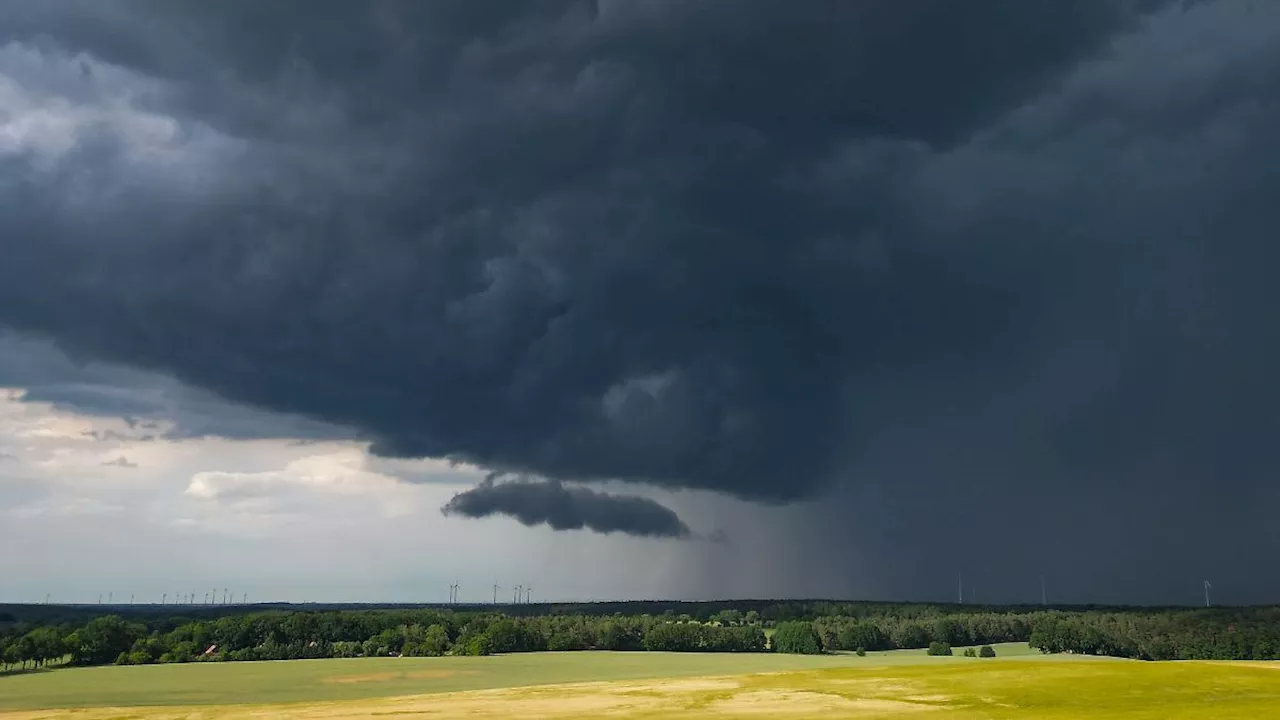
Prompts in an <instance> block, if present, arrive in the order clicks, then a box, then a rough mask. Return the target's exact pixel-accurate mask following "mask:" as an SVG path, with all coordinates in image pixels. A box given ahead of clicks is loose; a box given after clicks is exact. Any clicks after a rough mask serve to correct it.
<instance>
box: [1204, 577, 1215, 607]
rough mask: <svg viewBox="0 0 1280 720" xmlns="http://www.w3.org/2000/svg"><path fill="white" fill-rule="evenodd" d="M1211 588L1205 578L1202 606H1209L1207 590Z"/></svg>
mask: <svg viewBox="0 0 1280 720" xmlns="http://www.w3.org/2000/svg"><path fill="white" fill-rule="evenodd" d="M1212 589H1213V586H1212V585H1210V584H1209V581H1208V580H1205V581H1204V606H1205V607H1209V591H1210V590H1212Z"/></svg>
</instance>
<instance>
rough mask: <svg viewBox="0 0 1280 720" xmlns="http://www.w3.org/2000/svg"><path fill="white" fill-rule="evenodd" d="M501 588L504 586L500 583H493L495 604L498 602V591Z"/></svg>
mask: <svg viewBox="0 0 1280 720" xmlns="http://www.w3.org/2000/svg"><path fill="white" fill-rule="evenodd" d="M501 589H502V588H500V587H498V583H494V584H493V604H494V605H497V604H498V591H499V590H501Z"/></svg>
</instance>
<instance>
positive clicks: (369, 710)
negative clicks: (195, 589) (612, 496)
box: [0, 645, 1280, 720]
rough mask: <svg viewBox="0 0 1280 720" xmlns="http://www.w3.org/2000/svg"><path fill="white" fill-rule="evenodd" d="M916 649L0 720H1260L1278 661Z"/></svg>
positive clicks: (275, 669)
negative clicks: (972, 654) (390, 719)
mask: <svg viewBox="0 0 1280 720" xmlns="http://www.w3.org/2000/svg"><path fill="white" fill-rule="evenodd" d="M997 652H998V653H999V654H1000V657H997V658H994V659H975V658H964V657H950V658H935V657H927V656H925V655H923V654H920V653H916V652H892V653H874V654H870V655H868V656H867V657H857V656H853V655H838V656H823V657H803V656H785V655H694V654H662V653H586V652H581V653H538V654H524V655H508V656H496V657H487V658H464V657H458V658H452V657H450V658H435V659H428V658H370V659H360V660H314V661H313V660H295V661H285V662H271V663H203V664H193V665H158V666H139V667H101V668H84V669H60V670H54V671H50V672H41V673H31V674H18V675H11V676H7V677H0V720H45V719H49V720H53V719H55V718H77V720H107V719H108V718H126V717H128V718H145V719H147V720H177V719H179V718H191V719H192V720H194V719H196V718H199V719H200V720H222V719H227V720H231V719H237V720H239V719H243V720H249V719H250V718H252V719H254V720H274V719H275V718H286V717H288V718H295V717H296V718H312V719H315V720H327V719H329V718H339V717H363V718H372V717H374V716H381V715H392V714H394V715H398V716H404V717H422V718H438V719H440V720H449V719H452V718H463V717H470V718H474V717H488V716H493V717H506V718H524V717H529V718H545V719H547V720H552V719H555V718H590V717H599V716H609V717H612V718H705V717H716V718H726V719H727V718H763V717H792V718H801V717H831V718H877V717H900V716H904V715H908V716H913V715H917V714H918V715H921V716H922V717H928V718H939V719H942V718H1048V719H1050V720H1053V719H1056V718H1153V719H1154V718H1162V719H1163V718H1174V719H1176V718H1184V717H1185V718H1206V717H1211V718H1260V717H1270V716H1274V714H1275V712H1276V708H1280V663H1243V662H1242V663H1228V662H1166V663H1144V662H1138V661H1129V660H1102V659H1093V658H1082V657H1076V656H1053V657H1042V656H1038V655H1029V654H1027V651H1026V649H1025V646H1022V647H1018V646H1012V645H1011V646H997Z"/></svg>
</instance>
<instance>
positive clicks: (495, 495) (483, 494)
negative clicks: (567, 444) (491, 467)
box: [440, 478, 693, 538]
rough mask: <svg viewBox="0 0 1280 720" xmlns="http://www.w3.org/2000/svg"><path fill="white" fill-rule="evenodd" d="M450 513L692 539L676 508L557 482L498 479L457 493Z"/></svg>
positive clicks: (444, 509) (447, 511)
mask: <svg viewBox="0 0 1280 720" xmlns="http://www.w3.org/2000/svg"><path fill="white" fill-rule="evenodd" d="M440 511H441V512H443V513H444V514H445V515H457V516H462V517H469V518H484V517H490V516H492V515H509V516H511V517H513V518H515V519H516V520H519V521H520V523H521V524H523V525H528V526H530V527H532V526H535V525H544V524H545V525H549V526H550V527H551V528H552V529H554V530H584V529H585V530H592V531H595V532H599V533H613V532H621V533H626V534H628V535H637V536H641V537H660V538H690V537H692V536H693V533H692V532H691V531H690V530H689V526H688V525H686V524H685V523H684V521H683V520H681V519H680V516H679V515H677V514H676V513H675V511H674V510H672V509H671V508H668V507H666V506H665V505H662V504H660V503H658V502H656V501H654V500H650V499H649V498H644V497H640V496H638V495H614V494H610V493H606V492H600V491H597V490H592V489H590V488H585V487H580V486H574V485H565V484H563V483H560V482H556V481H539V480H527V479H519V480H508V481H497V480H495V479H493V478H489V479H487V480H485V481H484V482H483V483H481V484H480V485H478V486H476V487H474V488H472V489H470V490H467V491H466V492H461V493H458V494H457V495H455V496H453V499H452V500H450V501H449V502H448V503H447V504H446V505H445V506H444V507H442V508H440Z"/></svg>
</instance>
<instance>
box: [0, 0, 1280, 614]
mask: <svg viewBox="0 0 1280 720" xmlns="http://www.w3.org/2000/svg"><path fill="white" fill-rule="evenodd" d="M1277 188H1280V5H1278V4H1276V3H1271V2H1260V1H1256V0H1200V1H1198V2H1197V1H1191V0H1183V1H1178V2H1174V1H1172V0H1170V1H1167V2H1166V1H1164V0H1130V1H1127V2H1126V1H1123V0H1077V1H1075V2H1070V3H1064V2H1059V1H1058V0H1016V1H1014V0H979V1H976V2H965V3H956V2H950V1H948V0H919V1H918V2H886V1H883V0H849V1H848V2H841V3H828V2H818V1H817V0H813V1H811V2H789V3H781V2H775V1H773V0H701V1H699V2H694V1H692V0H688V1H684V0H659V1H656V2H646V3H636V2H622V1H615V0H595V1H594V2H593V1H590V0H546V1H543V2H523V1H521V2H516V1H514V0H512V1H510V2H506V1H499V2H485V3H477V2H471V1H470V0H466V1H464V0H439V1H437V2H409V1H407V0H406V1H404V2H398V1H395V0H386V1H381V2H369V3H348V2H314V1H308V2H274V3H266V4H263V3H257V2H249V1H248V0H244V1H240V0H231V1H228V2H219V3H210V2H203V1H197V0H190V1H187V0H177V1H159V0H157V1H155V2H152V1H150V0H136V1H131V2H129V1H125V2H112V1H109V0H65V1H63V2H51V3H45V2H29V1H27V2H24V1H19V0H0V388H3V389H0V523H2V524H0V528H3V530H4V531H5V536H6V538H7V541H6V542H4V543H0V578H3V580H2V581H0V600H41V599H43V598H44V596H45V595H46V594H50V595H51V596H53V597H55V598H57V599H61V600H96V598H97V596H98V595H99V593H107V592H111V593H114V597H115V599H117V600H122V599H127V598H128V597H129V596H130V595H136V596H137V597H138V598H140V599H141V598H146V599H150V600H154V599H158V597H159V596H160V595H161V594H168V595H169V596H171V597H172V596H173V595H174V594H181V593H190V592H195V593H196V596H197V597H202V596H203V592H204V591H205V590H207V589H211V588H213V587H215V586H216V587H219V588H223V587H227V588H230V589H232V590H233V591H236V592H247V593H249V595H250V596H251V597H252V598H257V599H290V600H300V599H316V600H320V599H324V600H441V599H443V598H444V597H445V596H446V595H447V585H448V584H449V583H451V582H459V583H460V584H461V585H462V588H463V590H462V599H466V600H484V599H489V598H490V597H491V596H492V592H493V591H492V586H493V584H494V583H495V582H496V583H497V584H499V585H501V586H502V588H503V589H502V590H501V591H500V593H501V594H502V596H504V597H509V593H510V587H511V586H512V585H514V584H516V583H526V584H531V585H532V586H533V588H534V593H535V597H542V598H544V599H546V598H564V599H569V598H580V599H586V598H621V597H646V598H652V597H676V598H694V597H702V598H705V597H729V596H739V597H740V596H747V595H751V596H775V597H776V596H816V595H822V596H835V597H850V598H898V599H948V598H952V597H954V588H955V582H956V575H957V574H958V573H961V572H962V573H964V575H965V577H966V580H967V582H966V584H967V586H968V587H970V588H971V590H972V591H974V592H976V593H978V596H977V599H978V600H981V601H1010V602H1013V601H1034V600H1038V598H1039V594H1040V593H1039V591H1040V582H1039V579H1040V576H1041V575H1044V576H1046V577H1047V578H1048V584H1049V587H1050V595H1051V598H1052V599H1055V600H1061V601H1074V602H1086V601H1096V602H1159V603H1193V602H1196V600H1197V599H1198V598H1199V597H1200V595H1199V593H1200V588H1201V583H1202V581H1203V580H1205V579H1210V580H1212V581H1213V583H1214V587H1215V595H1216V596H1217V597H1218V598H1220V599H1222V600H1223V601H1224V602H1240V603H1244V602H1263V601H1277V600H1280V575H1277V574H1276V573H1274V572H1273V571H1272V570H1271V568H1272V565H1273V564H1274V562H1273V561H1274V558H1275V557H1276V554H1277V552H1280V533H1277V532H1276V531H1275V518H1276V517H1280V484H1277V482H1276V478H1277V477H1280V475H1278V472H1280V457H1278V456H1277V451H1276V450H1275V447H1276V438H1277V437H1278V436H1280V406H1278V403H1280V383H1278V382H1277V381H1276V379H1275V377H1274V368H1276V367H1278V366H1280V323H1278V322H1277V318H1278V317H1280V302H1278V301H1280V291H1277V290H1276V289H1274V288H1275V284H1274V282H1273V277H1272V276H1273V274H1274V272H1275V268H1276V267H1277V263H1276V261H1277V259H1280V246H1278V245H1277V243H1276V241H1275V237H1276V230H1277V228H1278V227H1280V203H1276V202H1275V198H1276V195H1277Z"/></svg>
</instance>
